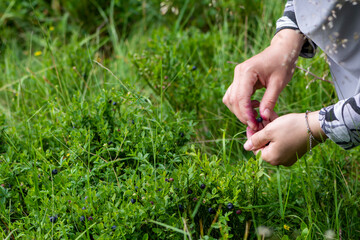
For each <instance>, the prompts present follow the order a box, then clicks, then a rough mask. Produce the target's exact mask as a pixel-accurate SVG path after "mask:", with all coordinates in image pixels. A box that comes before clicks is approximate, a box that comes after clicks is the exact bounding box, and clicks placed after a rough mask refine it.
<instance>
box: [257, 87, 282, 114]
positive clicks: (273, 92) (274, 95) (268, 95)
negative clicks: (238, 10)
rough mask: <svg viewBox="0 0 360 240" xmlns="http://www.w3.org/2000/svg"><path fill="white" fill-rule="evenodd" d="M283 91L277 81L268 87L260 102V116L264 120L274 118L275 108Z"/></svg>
mask: <svg viewBox="0 0 360 240" xmlns="http://www.w3.org/2000/svg"><path fill="white" fill-rule="evenodd" d="M282 89H283V88H282V87H281V86H280V85H279V81H277V80H273V81H270V83H269V85H268V86H267V88H266V91H265V93H264V96H263V98H262V100H261V102H260V115H261V117H262V118H263V119H264V120H270V118H271V117H273V116H274V107H275V104H276V101H277V99H278V97H279V95H280V92H281V91H282Z"/></svg>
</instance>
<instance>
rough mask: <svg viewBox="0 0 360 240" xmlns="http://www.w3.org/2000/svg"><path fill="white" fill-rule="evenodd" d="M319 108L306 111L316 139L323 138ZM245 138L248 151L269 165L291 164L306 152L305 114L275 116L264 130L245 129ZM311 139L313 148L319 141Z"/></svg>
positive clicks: (307, 136) (324, 136)
mask: <svg viewBox="0 0 360 240" xmlns="http://www.w3.org/2000/svg"><path fill="white" fill-rule="evenodd" d="M318 115H319V111H317V112H311V113H309V114H308V123H309V126H310V129H311V131H312V133H313V135H314V137H315V138H316V139H317V141H318V142H322V141H321V140H324V139H326V135H325V134H324V132H323V131H322V129H321V127H320V123H319V120H318ZM247 135H248V140H247V141H246V143H245V144H244V148H245V150H247V151H253V152H254V153H255V154H257V152H258V151H260V150H261V157H262V159H263V160H264V161H266V162H268V163H270V164H271V165H284V166H291V165H293V164H294V163H295V162H296V161H297V159H299V158H301V157H302V156H303V155H304V154H305V153H306V152H307V151H308V144H309V134H308V132H307V126H306V122H305V113H293V114H287V115H284V116H281V117H279V118H276V119H275V120H273V121H272V122H270V123H267V124H266V125H265V126H264V128H263V129H261V130H260V131H257V132H252V131H251V129H249V128H248V129H247ZM317 141H314V140H313V141H312V147H314V146H315V145H317V144H318V142H317Z"/></svg>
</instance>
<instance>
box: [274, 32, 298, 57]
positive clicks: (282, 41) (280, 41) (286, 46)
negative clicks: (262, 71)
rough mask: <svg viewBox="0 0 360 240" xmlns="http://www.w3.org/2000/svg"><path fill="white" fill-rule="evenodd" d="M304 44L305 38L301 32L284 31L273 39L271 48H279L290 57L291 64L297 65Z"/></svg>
mask: <svg viewBox="0 0 360 240" xmlns="http://www.w3.org/2000/svg"><path fill="white" fill-rule="evenodd" d="M304 43H305V37H304V35H303V34H302V33H300V31H298V30H293V29H283V30H281V31H279V32H278V33H277V34H276V35H275V36H274V37H273V39H272V40H271V44H270V46H271V47H275V48H278V49H279V51H281V52H283V53H285V54H286V56H288V61H289V62H291V63H295V61H296V60H297V58H298V57H299V54H300V51H301V48H302V46H303V45H304Z"/></svg>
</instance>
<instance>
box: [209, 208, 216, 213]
mask: <svg viewBox="0 0 360 240" xmlns="http://www.w3.org/2000/svg"><path fill="white" fill-rule="evenodd" d="M208 211H209V213H210V214H214V213H216V211H215V209H213V208H209V209H208Z"/></svg>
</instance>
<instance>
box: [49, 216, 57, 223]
mask: <svg viewBox="0 0 360 240" xmlns="http://www.w3.org/2000/svg"><path fill="white" fill-rule="evenodd" d="M57 220H58V216H57V215H55V216H50V222H52V223H56V222H57Z"/></svg>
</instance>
